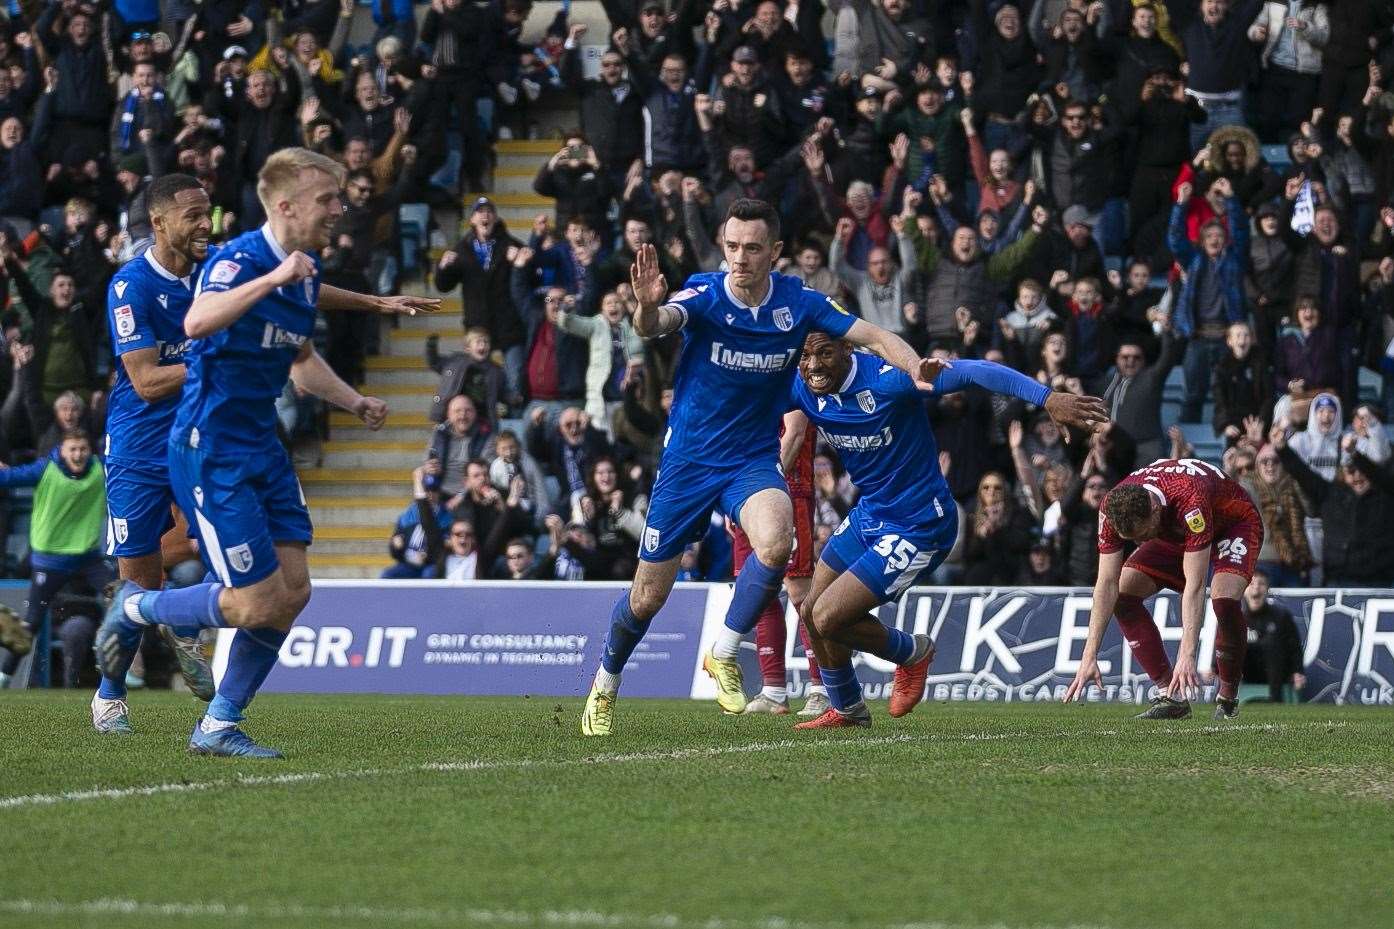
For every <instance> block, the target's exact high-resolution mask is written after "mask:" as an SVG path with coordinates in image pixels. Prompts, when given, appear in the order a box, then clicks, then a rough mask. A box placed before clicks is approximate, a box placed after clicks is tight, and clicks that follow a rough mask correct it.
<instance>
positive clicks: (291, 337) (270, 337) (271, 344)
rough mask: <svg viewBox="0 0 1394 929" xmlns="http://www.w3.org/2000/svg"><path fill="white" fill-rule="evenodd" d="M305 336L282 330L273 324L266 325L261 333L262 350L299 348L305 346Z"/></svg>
mask: <svg viewBox="0 0 1394 929" xmlns="http://www.w3.org/2000/svg"><path fill="white" fill-rule="evenodd" d="M305 339H306V336H303V335H301V334H300V333H298V332H291V331H289V330H287V329H282V328H281V327H280V326H278V325H276V324H275V323H267V324H266V328H265V329H264V330H262V333H261V347H262V348H299V347H300V346H302V345H304V344H305Z"/></svg>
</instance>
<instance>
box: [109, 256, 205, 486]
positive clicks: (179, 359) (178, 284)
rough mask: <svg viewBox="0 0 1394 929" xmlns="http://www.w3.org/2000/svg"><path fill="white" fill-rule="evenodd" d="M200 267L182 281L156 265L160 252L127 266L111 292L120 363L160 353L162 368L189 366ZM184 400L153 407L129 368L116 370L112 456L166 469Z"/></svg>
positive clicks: (111, 417) (175, 397) (111, 404)
mask: <svg viewBox="0 0 1394 929" xmlns="http://www.w3.org/2000/svg"><path fill="white" fill-rule="evenodd" d="M197 275H198V268H197V267H195V268H194V269H193V271H192V272H191V273H190V274H189V275H188V276H187V277H178V276H177V275H175V274H174V272H172V271H169V270H168V269H166V268H164V267H163V266H161V264H160V263H159V262H158V261H156V260H155V250H154V249H153V248H149V249H146V250H145V253H144V254H142V255H140V256H138V257H136V258H132V259H131V260H130V261H128V262H126V263H125V264H124V265H122V266H121V269H120V270H119V271H117V272H116V275H115V276H114V277H112V279H111V284H110V285H109V286H108V288H107V301H106V307H107V310H106V312H107V326H108V328H110V330H111V344H112V350H113V352H114V353H115V355H116V357H117V358H120V357H121V356H122V355H124V354H126V353H127V352H133V351H136V350H137V349H142V348H154V349H158V350H159V353H160V354H159V363H160V364H161V365H175V364H182V363H183V362H184V355H185V353H186V352H187V351H188V349H189V346H190V345H191V344H193V343H192V341H191V340H190V339H189V338H188V337H187V336H186V335H184V315H185V314H186V313H188V312H189V304H190V303H192V302H193V299H194V279H195V278H196V277H197ZM178 408H179V395H178V394H177V393H176V394H171V395H170V396H168V397H165V398H164V399H163V400H157V401H156V402H154V403H147V402H146V401H144V400H142V399H141V397H140V394H138V393H136V389H135V386H134V385H133V384H132V383H131V379H130V377H129V375H127V374H126V366H125V365H124V364H118V365H117V366H116V384H115V386H114V387H112V388H111V398H110V400H109V401H108V404H107V420H106V426H107V435H106V456H107V457H108V458H116V459H121V460H126V461H142V462H150V461H153V462H158V463H159V464H160V465H163V464H164V461H165V451H166V448H167V446H168V444H169V429H170V426H171V424H173V422H174V414H175V412H176V411H177V410H178Z"/></svg>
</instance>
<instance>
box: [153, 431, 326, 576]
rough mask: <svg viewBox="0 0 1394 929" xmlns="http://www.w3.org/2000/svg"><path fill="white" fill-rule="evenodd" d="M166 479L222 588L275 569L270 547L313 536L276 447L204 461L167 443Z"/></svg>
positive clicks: (302, 499) (186, 449)
mask: <svg viewBox="0 0 1394 929" xmlns="http://www.w3.org/2000/svg"><path fill="white" fill-rule="evenodd" d="M169 476H170V483H171V484H172V485H173V486H174V498H175V499H176V500H177V501H178V502H179V508H180V509H182V510H183V511H184V513H185V515H187V516H188V517H189V526H190V528H192V529H193V531H194V536H195V537H196V538H197V539H198V548H199V554H200V555H201V556H202V557H203V563H204V565H206V566H207V567H208V569H209V570H210V571H212V572H213V573H214V574H216V575H217V576H218V579H219V580H221V581H222V582H223V584H224V585H225V586H227V587H249V586H251V585H252V584H255V583H256V582H257V581H260V580H262V579H264V578H266V577H269V576H270V575H271V574H272V573H273V572H274V571H275V570H276V568H277V567H279V566H280V562H279V561H278V560H277V558H276V543H277V542H304V543H306V544H308V543H309V542H310V540H311V537H312V536H313V530H312V528H311V526H310V511H309V509H308V508H307V507H306V506H305V495H304V493H303V492H302V491H301V489H300V481H299V479H298V478H296V476H295V469H294V468H292V467H291V464H290V458H289V457H288V456H287V455H286V453H285V451H284V450H283V449H281V448H279V447H277V448H275V449H273V450H269V451H268V452H267V453H266V454H262V455H254V456H248V457H245V458H212V457H210V456H208V455H207V454H206V453H205V452H203V451H201V450H199V449H196V448H190V447H189V446H188V445H185V444H183V443H182V442H172V443H171V444H170V447H169Z"/></svg>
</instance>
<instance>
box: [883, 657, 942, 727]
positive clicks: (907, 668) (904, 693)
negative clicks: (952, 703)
mask: <svg viewBox="0 0 1394 929" xmlns="http://www.w3.org/2000/svg"><path fill="white" fill-rule="evenodd" d="M934 651H935V649H934V643H933V642H931V643H930V644H929V654H928V655H925V656H924V657H923V658H921V659H920V660H919V661H917V662H915V663H914V664H912V665H901V666H900V667H898V668H896V669H895V679H894V681H893V682H892V684H891V700H890V708H889V712H890V714H891V716H893V717H895V718H897V719H898V718H900V717H901V716H904V715H905V714H907V713H909V712H910V711H911V710H913V709H914V708H915V707H916V706H918V705H919V702H920V701H921V700H923V699H924V683H925V679H926V678H928V677H929V666H930V665H931V664H933V663H934Z"/></svg>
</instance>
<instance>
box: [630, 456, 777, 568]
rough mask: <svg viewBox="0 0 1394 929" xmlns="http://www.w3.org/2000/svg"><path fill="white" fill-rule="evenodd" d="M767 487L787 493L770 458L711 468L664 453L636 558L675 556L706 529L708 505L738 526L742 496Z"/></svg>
mask: <svg viewBox="0 0 1394 929" xmlns="http://www.w3.org/2000/svg"><path fill="white" fill-rule="evenodd" d="M770 487H775V488H778V489H779V490H781V491H783V492H784V493H786V494H787V493H788V492H789V485H788V484H787V483H785V480H784V475H783V474H781V473H780V471H779V467H778V466H777V465H776V463H775V461H774V459H765V460H762V461H746V462H742V463H740V464H737V465H732V466H731V467H727V468H714V467H712V466H711V465H703V464H696V463H694V462H690V461H681V460H679V459H674V458H665V459H664V460H663V461H661V462H660V463H659V467H658V477H657V478H656V479H655V480H654V484H653V493H652V494H650V495H649V515H648V520H647V521H646V522H645V524H644V535H643V537H642V538H641V539H640V542H639V558H640V559H642V560H643V561H654V562H658V561H667V560H668V559H670V558H676V557H677V556H678V555H681V554H682V550H683V549H684V548H686V547H687V546H688V544H689V543H691V542H696V541H697V540H698V539H700V538H702V536H703V534H705V533H706V531H707V525H708V523H709V522H710V521H711V516H712V510H714V509H716V508H718V507H720V509H721V512H723V513H725V514H726V515H727V516H729V517H731V520H732V522H734V523H735V524H736V525H738V526H739V525H740V514H741V507H742V506H743V505H744V504H745V501H747V500H749V499H750V498H751V497H752V496H754V495H755V494H757V493H759V492H760V491H762V490H765V489H767V488H770Z"/></svg>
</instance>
